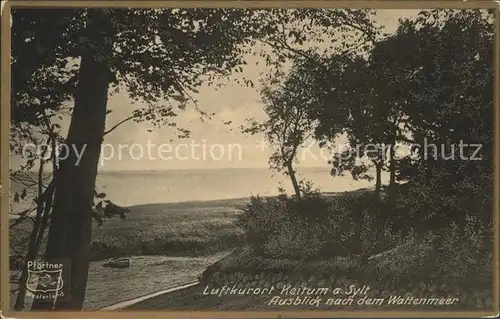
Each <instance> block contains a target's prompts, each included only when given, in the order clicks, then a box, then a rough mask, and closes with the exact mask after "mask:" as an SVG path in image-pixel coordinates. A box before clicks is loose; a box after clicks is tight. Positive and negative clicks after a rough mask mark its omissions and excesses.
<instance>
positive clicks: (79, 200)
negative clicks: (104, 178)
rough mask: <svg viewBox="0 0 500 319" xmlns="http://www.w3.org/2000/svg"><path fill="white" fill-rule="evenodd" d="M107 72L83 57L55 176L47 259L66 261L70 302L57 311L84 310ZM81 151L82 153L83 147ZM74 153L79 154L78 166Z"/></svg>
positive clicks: (59, 302)
mask: <svg viewBox="0 0 500 319" xmlns="http://www.w3.org/2000/svg"><path fill="white" fill-rule="evenodd" d="M109 82H110V72H109V69H108V67H107V65H106V64H105V63H100V62H98V61H96V60H95V59H94V56H93V55H92V54H87V55H84V56H82V60H81V65H80V74H79V82H78V86H77V90H76V94H75V107H74V110H73V114H72V118H71V125H70V127H69V132H68V136H67V138H66V144H67V145H68V147H69V150H70V155H69V157H68V158H67V159H65V160H62V161H61V162H60V165H59V170H58V172H57V175H56V177H55V181H56V192H55V198H54V208H53V211H52V215H51V222H50V229H49V235H48V241H47V250H46V253H45V259H46V260H48V261H50V260H54V259H62V260H67V262H68V263H69V265H70V278H69V279H68V278H67V279H66V281H65V286H66V283H68V284H69V290H70V291H69V294H70V296H69V298H67V297H65V298H64V299H62V300H57V302H56V304H55V308H56V309H58V310H59V309H67V310H78V309H82V308H83V302H84V300H85V290H86V288H87V278H88V269H89V261H90V248H91V230H92V203H93V199H94V187H95V180H96V175H97V167H98V163H99V156H100V151H101V144H102V138H103V134H104V128H105V118H106V105H107V97H108V88H109ZM84 147H85V148H84ZM75 149H76V150H77V151H78V152H79V153H82V150H84V152H83V153H82V154H83V155H81V156H82V157H81V160H80V162H79V163H78V164H77V155H76V153H75ZM52 303H53V301H51V300H49V301H45V302H44V301H41V300H37V301H36V302H34V304H33V307H32V309H52V308H53V305H52Z"/></svg>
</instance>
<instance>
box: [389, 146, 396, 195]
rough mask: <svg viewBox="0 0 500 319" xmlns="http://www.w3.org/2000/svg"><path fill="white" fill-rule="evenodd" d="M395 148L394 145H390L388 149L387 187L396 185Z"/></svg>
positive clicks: (391, 187)
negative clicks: (388, 174) (388, 175)
mask: <svg viewBox="0 0 500 319" xmlns="http://www.w3.org/2000/svg"><path fill="white" fill-rule="evenodd" d="M395 155H396V149H395V146H394V145H391V147H390V149H389V172H390V177H389V188H390V189H393V188H394V186H395V185H396V158H395Z"/></svg>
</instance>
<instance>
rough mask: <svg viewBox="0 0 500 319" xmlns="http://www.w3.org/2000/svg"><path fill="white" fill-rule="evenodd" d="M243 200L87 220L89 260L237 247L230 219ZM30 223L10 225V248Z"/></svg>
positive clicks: (240, 237) (20, 247)
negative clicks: (98, 222) (93, 221)
mask: <svg viewBox="0 0 500 319" xmlns="http://www.w3.org/2000/svg"><path fill="white" fill-rule="evenodd" d="M246 200H247V199H245V198H241V199H230V200H216V201H207V202H184V203H169V204H147V205H138V206H132V207H129V209H130V212H129V213H128V215H127V219H126V220H121V219H118V218H113V219H106V220H105V222H104V224H103V225H102V226H101V227H97V225H96V224H94V225H93V234H92V251H91V260H93V261H97V260H103V259H107V258H110V257H118V256H133V255H167V256H186V257H188V256H208V255H211V254H214V253H217V252H222V251H226V250H228V249H231V248H234V247H238V246H239V245H241V244H242V243H243V241H244V234H243V231H242V230H241V229H239V228H237V227H236V226H234V224H233V222H234V220H235V218H236V217H237V215H238V214H240V210H239V207H241V206H242V205H244V203H245V201H246ZM31 226H32V223H31V222H30V221H29V220H27V221H26V222H24V223H22V224H20V225H18V226H17V227H16V228H15V229H12V230H11V232H10V241H11V244H10V247H11V254H14V253H15V252H17V253H22V252H23V251H24V250H25V249H26V247H25V246H26V245H25V243H26V242H27V238H28V235H29V232H30V230H31ZM13 250H15V251H13Z"/></svg>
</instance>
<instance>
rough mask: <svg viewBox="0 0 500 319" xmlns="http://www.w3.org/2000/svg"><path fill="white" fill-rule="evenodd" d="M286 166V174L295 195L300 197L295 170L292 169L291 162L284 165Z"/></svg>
mask: <svg viewBox="0 0 500 319" xmlns="http://www.w3.org/2000/svg"><path fill="white" fill-rule="evenodd" d="M286 168H287V170H288V176H290V180H291V181H292V185H293V190H294V192H295V196H297V198H300V197H301V195H300V187H299V182H298V181H297V177H296V176H295V170H294V169H293V166H292V163H288V164H287V165H286Z"/></svg>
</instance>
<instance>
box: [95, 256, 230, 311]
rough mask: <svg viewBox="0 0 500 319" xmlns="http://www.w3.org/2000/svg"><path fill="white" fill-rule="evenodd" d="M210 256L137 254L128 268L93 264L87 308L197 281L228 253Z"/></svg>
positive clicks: (98, 306) (100, 306) (114, 302)
mask: <svg viewBox="0 0 500 319" xmlns="http://www.w3.org/2000/svg"><path fill="white" fill-rule="evenodd" d="M227 254H228V252H226V253H219V254H216V255H213V256H208V257H167V256H135V257H132V265H131V267H130V268H127V269H113V268H106V267H103V264H105V263H106V261H99V262H92V263H91V264H90V271H89V281H88V285H87V296H86V301H85V309H87V310H90V309H100V308H102V307H106V306H110V305H113V304H116V303H119V302H122V301H125V300H129V299H133V298H137V297H141V296H144V295H147V294H151V293H154V292H157V291H161V290H164V289H168V288H170V287H173V286H176V285H179V284H183V283H186V282H189V281H193V280H196V279H197V277H198V276H199V275H200V274H201V273H202V272H203V271H204V270H205V269H206V268H207V267H208V266H209V265H211V264H213V263H214V262H216V261H217V260H219V259H221V258H223V257H224V256H226V255H227Z"/></svg>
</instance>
